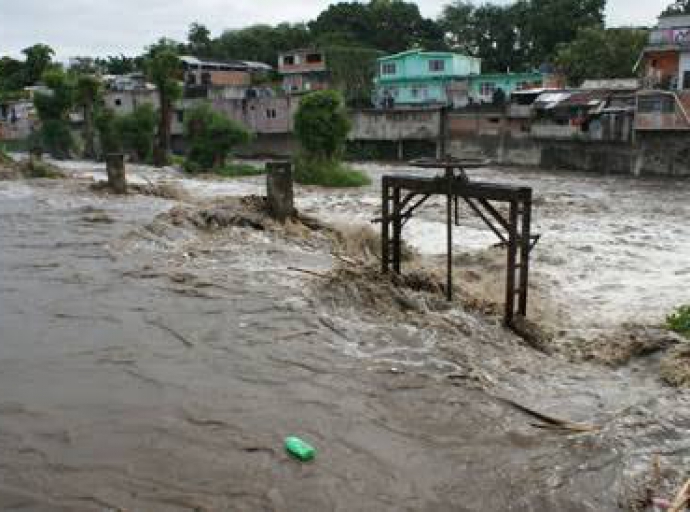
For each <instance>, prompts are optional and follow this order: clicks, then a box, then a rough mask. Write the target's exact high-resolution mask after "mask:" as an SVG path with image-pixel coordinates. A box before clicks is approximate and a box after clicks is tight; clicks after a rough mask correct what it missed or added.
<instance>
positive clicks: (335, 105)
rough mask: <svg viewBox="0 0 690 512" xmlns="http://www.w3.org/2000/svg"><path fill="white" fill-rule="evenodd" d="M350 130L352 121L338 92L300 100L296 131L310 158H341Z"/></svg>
mask: <svg viewBox="0 0 690 512" xmlns="http://www.w3.org/2000/svg"><path fill="white" fill-rule="evenodd" d="M349 131H350V120H349V118H348V116H347V113H346V112H345V106H344V104H343V98H342V96H341V95H340V94H339V93H338V92H336V91H331V90H327V91H317V92H312V93H310V94H307V95H306V96H305V97H304V98H302V101H300V104H299V108H298V109H297V113H296V114H295V134H296V135H297V139H298V140H299V142H300V144H301V145H302V148H303V149H304V152H305V154H306V156H307V157H309V158H313V159H319V160H331V161H332V160H335V159H336V158H338V157H340V155H341V153H342V150H343V147H344V146H345V141H346V140H347V134H348V133H349Z"/></svg>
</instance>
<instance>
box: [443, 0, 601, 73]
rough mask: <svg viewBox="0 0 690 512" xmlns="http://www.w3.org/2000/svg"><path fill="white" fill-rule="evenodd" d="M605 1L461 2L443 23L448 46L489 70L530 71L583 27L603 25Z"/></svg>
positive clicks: (445, 15)
mask: <svg viewBox="0 0 690 512" xmlns="http://www.w3.org/2000/svg"><path fill="white" fill-rule="evenodd" d="M604 6H605V0H518V1H517V2H515V3H513V4H508V5H505V6H500V5H494V4H490V3H486V4H483V5H480V6H478V7H477V6H475V5H474V4H472V3H470V2H468V1H464V0H457V1H455V2H454V3H452V4H450V5H447V6H446V7H445V8H444V9H443V13H442V15H441V17H440V19H439V24H440V25H441V26H442V27H443V30H444V32H445V34H446V40H447V42H448V44H449V45H450V46H451V48H453V49H454V50H456V51H460V52H464V53H468V54H469V55H472V56H475V57H481V58H482V60H483V68H484V70H485V71H494V72H506V71H507V70H508V69H510V70H523V71H526V70H530V69H534V68H536V67H539V66H540V65H541V64H543V63H545V62H549V61H550V60H552V59H553V57H554V56H555V53H556V48H557V47H558V45H559V44H561V43H568V42H570V41H572V40H573V39H574V38H575V37H576V36H577V31H578V30H579V29H580V28H586V27H602V26H603V17H604Z"/></svg>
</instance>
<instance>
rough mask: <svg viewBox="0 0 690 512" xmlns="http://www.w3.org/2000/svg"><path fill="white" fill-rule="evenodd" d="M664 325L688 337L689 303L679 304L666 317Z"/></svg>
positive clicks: (689, 325) (689, 327) (689, 332)
mask: <svg viewBox="0 0 690 512" xmlns="http://www.w3.org/2000/svg"><path fill="white" fill-rule="evenodd" d="M666 327H668V328H669V329H670V330H672V331H675V332H677V333H678V334H682V335H683V336H685V337H686V338H690V304H687V305H684V306H680V307H679V308H677V309H676V310H675V311H674V312H673V313H671V314H670V315H669V316H668V317H666Z"/></svg>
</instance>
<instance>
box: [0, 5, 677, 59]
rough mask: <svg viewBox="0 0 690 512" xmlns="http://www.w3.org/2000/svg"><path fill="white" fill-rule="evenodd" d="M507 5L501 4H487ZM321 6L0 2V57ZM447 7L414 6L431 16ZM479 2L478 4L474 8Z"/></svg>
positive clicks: (120, 48) (641, 12)
mask: <svg viewBox="0 0 690 512" xmlns="http://www.w3.org/2000/svg"><path fill="white" fill-rule="evenodd" d="M494 1H495V2H496V3H504V4H505V3H508V0H494ZM329 3H332V2H329V1H328V0H290V1H285V0H117V1H115V0H19V1H18V0H0V55H4V54H8V53H9V54H11V55H15V56H17V55H19V52H20V51H21V49H22V48H26V47H27V46H30V45H32V44H34V43H36V42H42V43H46V44H49V45H50V46H52V47H53V48H55V49H56V51H57V52H58V57H59V58H60V59H65V58H67V57H70V56H76V55H107V54H119V53H124V54H127V55H130V54H137V53H140V52H141V50H142V49H143V48H144V47H145V46H146V45H148V44H149V43H151V42H153V41H155V40H156V39H158V38H159V37H160V36H163V35H165V36H168V37H172V38H174V39H178V40H184V39H185V35H186V32H187V27H188V26H189V24H190V23H192V22H194V21H198V22H200V23H202V24H204V25H206V26H207V27H209V28H210V29H211V31H212V32H213V34H214V35H217V34H218V33H220V32H221V31H222V30H224V29H227V28H238V27H242V26H246V25H250V24H253V23H271V24H273V23H278V22H280V21H291V22H294V21H307V20H309V19H313V18H314V17H315V16H316V15H318V13H319V12H320V11H321V10H323V9H324V8H325V7H327V6H328V4H329ZM446 3H448V0H419V1H418V4H419V6H420V8H421V10H422V13H423V14H424V15H425V16H429V17H436V16H437V15H438V14H439V12H440V10H441V7H442V6H443V5H445V4H446ZM478 3H479V2H478ZM669 3H671V0H608V8H607V23H608V25H609V26H620V25H652V24H653V23H654V22H655V20H656V17H657V16H658V15H659V13H660V12H661V11H662V10H663V9H664V8H665V7H666V6H667V5H668V4H669Z"/></svg>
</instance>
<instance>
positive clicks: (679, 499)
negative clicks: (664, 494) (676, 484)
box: [668, 480, 690, 512]
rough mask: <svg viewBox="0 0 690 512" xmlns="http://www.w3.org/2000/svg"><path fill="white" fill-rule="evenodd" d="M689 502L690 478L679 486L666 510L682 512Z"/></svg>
mask: <svg viewBox="0 0 690 512" xmlns="http://www.w3.org/2000/svg"><path fill="white" fill-rule="evenodd" d="M689 503H690V480H688V481H687V482H685V485H684V486H683V487H681V488H680V491H678V494H677V495H676V497H675V499H674V500H673V503H671V508H669V509H668V512H683V511H684V510H685V509H686V508H687V506H688V504H689Z"/></svg>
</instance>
